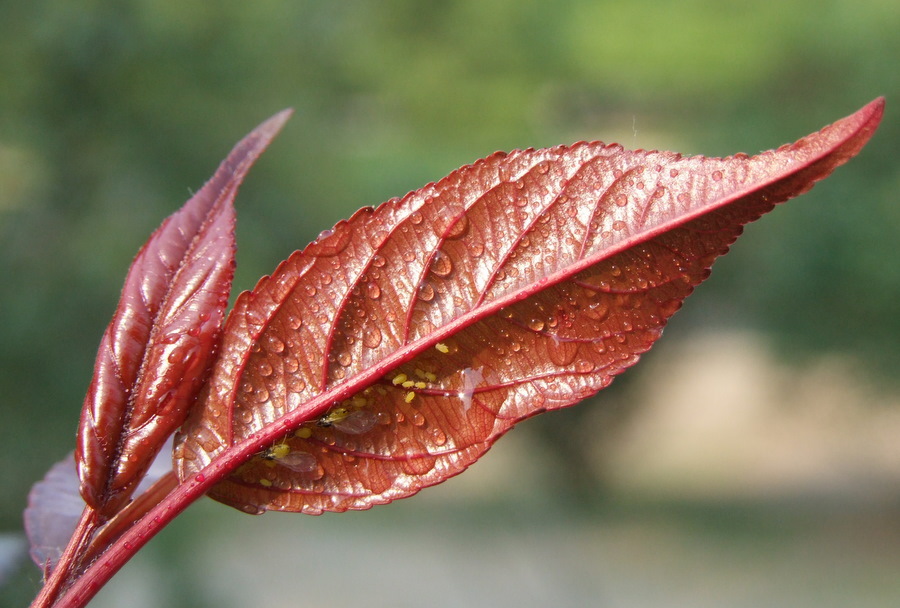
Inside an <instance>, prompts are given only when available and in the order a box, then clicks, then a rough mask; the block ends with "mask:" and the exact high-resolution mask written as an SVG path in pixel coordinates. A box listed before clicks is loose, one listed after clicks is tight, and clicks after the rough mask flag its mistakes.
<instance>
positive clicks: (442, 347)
mask: <svg viewBox="0 0 900 608" xmlns="http://www.w3.org/2000/svg"><path fill="white" fill-rule="evenodd" d="M434 347H435V348H436V349H438V350H439V351H440V352H442V353H444V354H445V355H446V354H447V353H449V352H450V347H449V346H447V345H446V344H444V343H443V342H438V343H437V344H435V345H434Z"/></svg>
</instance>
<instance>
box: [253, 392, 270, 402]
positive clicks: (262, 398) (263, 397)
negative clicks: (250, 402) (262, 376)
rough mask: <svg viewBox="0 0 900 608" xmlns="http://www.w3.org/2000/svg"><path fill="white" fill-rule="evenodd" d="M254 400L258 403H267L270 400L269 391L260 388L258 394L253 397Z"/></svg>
mask: <svg viewBox="0 0 900 608" xmlns="http://www.w3.org/2000/svg"><path fill="white" fill-rule="evenodd" d="M253 398H254V399H255V400H256V402H257V403H265V402H266V401H268V400H269V391H268V390H266V389H265V388H259V389H257V391H256V394H255V395H253Z"/></svg>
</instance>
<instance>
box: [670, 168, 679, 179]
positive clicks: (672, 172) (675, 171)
mask: <svg viewBox="0 0 900 608" xmlns="http://www.w3.org/2000/svg"><path fill="white" fill-rule="evenodd" d="M669 177H678V169H669Z"/></svg>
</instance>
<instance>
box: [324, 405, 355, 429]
mask: <svg viewBox="0 0 900 608" xmlns="http://www.w3.org/2000/svg"><path fill="white" fill-rule="evenodd" d="M349 415H350V410H348V409H347V408H345V407H336V408H334V409H333V410H331V411H329V412H328V413H327V414H325V415H324V416H322V417H321V418H319V419H318V420H317V421H316V424H318V425H319V426H332V425H333V424H334V423H335V422H340V421H341V420H343V419H344V418H346V417H347V416H349Z"/></svg>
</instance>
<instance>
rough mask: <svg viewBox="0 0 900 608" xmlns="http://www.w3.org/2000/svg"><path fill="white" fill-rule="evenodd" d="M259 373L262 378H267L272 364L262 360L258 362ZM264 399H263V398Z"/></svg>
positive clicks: (270, 373) (270, 372)
mask: <svg viewBox="0 0 900 608" xmlns="http://www.w3.org/2000/svg"><path fill="white" fill-rule="evenodd" d="M259 375H260V376H262V377H263V378H268V377H269V376H271V375H272V364H270V363H269V362H268V361H263V362H261V363H260V364H259ZM263 401H265V399H263Z"/></svg>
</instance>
